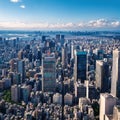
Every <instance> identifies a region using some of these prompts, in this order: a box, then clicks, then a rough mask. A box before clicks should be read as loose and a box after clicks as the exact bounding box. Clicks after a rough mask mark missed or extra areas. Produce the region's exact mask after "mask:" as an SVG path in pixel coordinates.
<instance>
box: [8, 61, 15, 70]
mask: <svg viewBox="0 0 120 120" xmlns="http://www.w3.org/2000/svg"><path fill="white" fill-rule="evenodd" d="M9 64H10V71H11V72H14V71H15V60H14V59H11V60H10V62H9Z"/></svg>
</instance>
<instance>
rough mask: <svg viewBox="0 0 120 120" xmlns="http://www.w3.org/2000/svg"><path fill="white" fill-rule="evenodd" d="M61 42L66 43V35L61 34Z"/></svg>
mask: <svg viewBox="0 0 120 120" xmlns="http://www.w3.org/2000/svg"><path fill="white" fill-rule="evenodd" d="M60 43H61V45H64V43H65V35H61V40H60Z"/></svg>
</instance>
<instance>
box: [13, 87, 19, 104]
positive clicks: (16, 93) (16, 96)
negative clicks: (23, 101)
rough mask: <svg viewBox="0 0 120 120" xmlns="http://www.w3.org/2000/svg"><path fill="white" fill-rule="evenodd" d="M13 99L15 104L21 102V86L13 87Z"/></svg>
mask: <svg viewBox="0 0 120 120" xmlns="http://www.w3.org/2000/svg"><path fill="white" fill-rule="evenodd" d="M11 99H12V101H14V102H18V101H19V100H20V86H17V85H13V86H12V87H11Z"/></svg>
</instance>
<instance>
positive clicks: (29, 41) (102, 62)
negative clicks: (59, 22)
mask: <svg viewBox="0 0 120 120" xmlns="http://www.w3.org/2000/svg"><path fill="white" fill-rule="evenodd" d="M119 98H120V32H105V31H101V32H97V31H96V32H80V31H78V32H77V31H76V32H74V31H68V32H67V31H56V32H55V31H54V32H53V31H48V32H47V31H43V32H42V31H0V120H120V100H119Z"/></svg>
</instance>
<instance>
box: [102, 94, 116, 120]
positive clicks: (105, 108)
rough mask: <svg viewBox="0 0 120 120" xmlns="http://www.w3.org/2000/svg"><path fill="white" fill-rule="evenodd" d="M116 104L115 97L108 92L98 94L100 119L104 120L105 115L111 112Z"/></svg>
mask: <svg viewBox="0 0 120 120" xmlns="http://www.w3.org/2000/svg"><path fill="white" fill-rule="evenodd" d="M114 105H116V98H115V97H113V96H112V95H110V94H108V93H102V94H101V95H100V120H105V119H104V117H105V115H110V114H112V113H113V107H114Z"/></svg>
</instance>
